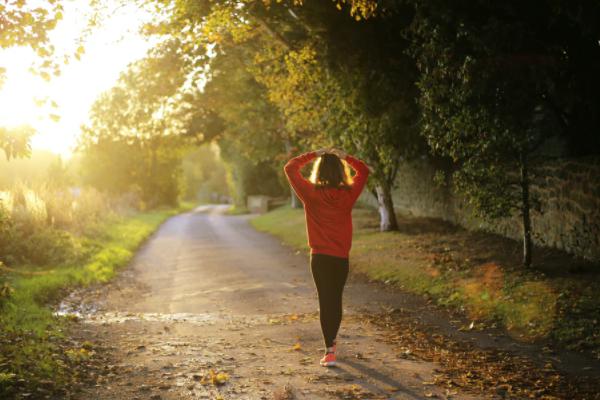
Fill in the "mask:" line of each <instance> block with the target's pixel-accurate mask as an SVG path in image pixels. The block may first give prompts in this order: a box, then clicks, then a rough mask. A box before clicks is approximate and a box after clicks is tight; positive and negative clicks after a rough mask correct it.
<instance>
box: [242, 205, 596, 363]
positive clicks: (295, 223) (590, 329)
mask: <svg viewBox="0 0 600 400" xmlns="http://www.w3.org/2000/svg"><path fill="white" fill-rule="evenodd" d="M353 222H354V237H353V245H352V250H351V252H350V262H351V268H353V269H354V270H356V271H359V272H362V273H364V274H366V275H367V276H368V277H369V278H371V279H375V280H380V281H383V282H386V283H388V284H392V285H395V286H397V287H399V288H401V289H403V290H406V291H409V292H412V293H417V294H419V295H424V296H427V297H429V298H431V299H433V300H434V301H436V302H437V303H438V304H440V305H443V306H450V307H453V308H455V309H457V310H461V311H462V312H464V314H465V315H466V316H468V317H469V318H470V319H472V320H473V321H475V322H476V324H475V326H485V325H499V326H501V327H503V328H505V329H506V331H507V333H508V334H510V335H512V336H513V337H515V338H516V339H519V340H524V341H535V340H538V339H544V338H551V339H554V340H555V341H556V342H557V343H559V344H561V345H566V346H567V347H569V348H572V349H574V350H583V351H588V352H590V353H591V354H592V355H594V356H595V357H597V358H600V335H598V333H597V332H600V323H599V321H600V311H599V310H600V298H598V296H595V297H594V296H591V295H590V294H591V293H593V292H596V293H597V291H598V290H600V283H599V282H598V276H597V275H593V276H592V277H585V276H584V277H581V276H569V275H566V276H565V275H564V274H563V275H561V276H553V275H551V274H546V273H544V269H552V268H554V266H552V265H550V264H552V259H557V257H556V256H552V254H551V255H549V256H548V259H545V258H543V257H542V256H543V253H544V252H543V251H542V250H541V249H538V253H537V254H538V255H539V259H540V260H541V261H540V262H539V263H538V264H539V265H538V269H537V270H535V269H534V270H526V269H524V268H523V267H521V266H520V265H519V252H518V249H519V246H520V244H519V243H517V242H511V241H509V240H508V239H503V238H499V237H497V236H494V235H489V234H485V233H481V232H469V231H466V230H463V229H461V228H458V227H454V226H451V225H449V224H446V223H444V222H441V221H439V220H433V219H424V218H404V217H402V216H399V223H400V226H401V229H400V231H399V232H379V231H378V216H377V214H376V212H374V211H373V210H368V209H360V208H359V209H355V210H354V211H353ZM251 223H252V225H253V226H254V227H255V228H256V229H257V230H260V231H263V232H267V233H271V234H273V235H275V236H277V237H279V238H280V239H281V240H282V241H283V242H284V243H286V244H288V245H290V246H292V247H294V248H296V249H299V250H305V251H307V250H308V246H307V241H306V231H305V229H306V228H305V222H304V211H303V210H302V209H292V208H290V207H289V206H286V207H281V208H279V209H276V210H274V211H272V212H269V213H267V214H264V215H260V216H258V217H255V218H253V219H252V220H251ZM553 254H554V253H553ZM561 257H562V258H561V260H562V261H561V262H563V263H568V262H571V261H569V258H568V257H566V256H564V255H563V256H561ZM558 258H560V257H558ZM573 262H575V261H573ZM562 265H563V267H564V268H567V265H566V264H562Z"/></svg>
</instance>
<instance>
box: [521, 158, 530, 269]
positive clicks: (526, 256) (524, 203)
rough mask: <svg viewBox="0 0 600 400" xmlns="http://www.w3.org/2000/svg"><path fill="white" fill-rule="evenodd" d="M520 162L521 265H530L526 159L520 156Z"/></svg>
mask: <svg viewBox="0 0 600 400" xmlns="http://www.w3.org/2000/svg"><path fill="white" fill-rule="evenodd" d="M520 162H521V215H522V217H523V265H524V266H526V267H529V266H531V216H530V213H529V211H530V204H529V203H530V201H529V200H530V199H529V170H528V166H527V159H526V157H525V156H524V155H521V157H520Z"/></svg>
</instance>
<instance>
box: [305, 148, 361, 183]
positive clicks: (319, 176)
mask: <svg viewBox="0 0 600 400" xmlns="http://www.w3.org/2000/svg"><path fill="white" fill-rule="evenodd" d="M310 181H311V182H312V183H314V184H315V186H316V187H317V188H320V189H323V188H339V189H350V185H352V178H351V177H350V169H349V168H348V164H347V163H346V162H342V160H340V158H339V157H338V156H336V155H335V154H329V153H325V154H323V155H322V156H321V157H319V158H318V159H317V161H316V162H315V163H314V165H313V169H312V173H311V175H310Z"/></svg>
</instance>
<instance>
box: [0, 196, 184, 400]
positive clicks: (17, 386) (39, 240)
mask: <svg viewBox="0 0 600 400" xmlns="http://www.w3.org/2000/svg"><path fill="white" fill-rule="evenodd" d="M136 203H137V204H139V202H138V201H137V199H136V198H135V197H134V196H124V197H121V198H109V197H107V196H106V195H103V194H102V193H100V192H98V191H95V190H93V189H85V190H78V189H58V188H51V187H49V186H46V185H42V186H38V187H35V188H33V187H28V186H26V185H23V184H18V185H15V186H14V187H13V188H11V189H10V190H6V191H3V192H0V398H12V397H13V396H15V395H16V393H19V392H21V391H26V390H27V391H29V390H36V391H37V390H46V392H44V393H54V394H57V393H59V392H58V390H59V389H60V388H64V387H66V385H68V384H69V382H70V381H71V380H72V379H73V378H74V376H75V375H74V374H73V371H76V368H75V364H76V363H77V362H78V361H80V360H79V358H80V357H79V355H81V354H83V353H85V352H82V351H83V350H82V349H78V348H77V349H71V348H69V347H68V341H66V340H65V335H64V331H65V329H66V325H65V320H64V319H61V318H58V317H56V316H54V315H53V313H52V308H51V306H52V305H53V304H55V303H56V302H57V301H58V300H59V299H60V298H61V297H62V296H64V295H65V294H66V293H67V292H68V291H69V290H70V289H72V288H74V287H77V286H85V285H88V284H90V283H94V282H106V281H108V280H109V279H111V278H112V277H113V276H114V275H115V274H116V272H117V269H118V268H119V267H121V266H123V265H125V264H126V263H127V262H128V261H129V260H130V259H131V257H132V256H133V254H134V253H135V250H136V248H137V247H138V246H139V245H140V244H141V243H142V242H143V241H144V239H145V238H146V237H148V236H149V235H150V234H151V233H152V232H153V231H154V230H155V229H156V228H157V227H158V226H159V225H160V223H161V222H162V221H164V220H165V219H166V218H167V217H169V216H170V215H173V214H175V213H177V212H180V211H182V210H183V209H189V208H191V207H192V204H185V205H184V207H182V208H177V209H174V208H170V209H162V210H154V211H148V212H139V211H137V210H136ZM84 350H85V349H84ZM74 354H75V355H78V357H73V356H72V355H74ZM48 382H51V384H50V383H48Z"/></svg>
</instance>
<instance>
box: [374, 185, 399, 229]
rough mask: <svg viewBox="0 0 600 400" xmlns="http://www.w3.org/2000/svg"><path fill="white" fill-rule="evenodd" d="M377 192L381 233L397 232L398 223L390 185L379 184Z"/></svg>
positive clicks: (376, 188)
mask: <svg viewBox="0 0 600 400" xmlns="http://www.w3.org/2000/svg"><path fill="white" fill-rule="evenodd" d="M375 191H376V192H377V203H378V204H379V206H378V209H379V217H380V220H379V229H380V230H381V232H387V231H397V230H398V222H397V221H396V213H395V212H394V202H393V200H392V188H391V186H390V185H389V184H387V183H385V184H379V185H377V186H376V187H375Z"/></svg>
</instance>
